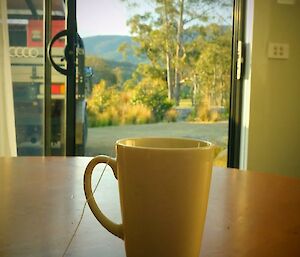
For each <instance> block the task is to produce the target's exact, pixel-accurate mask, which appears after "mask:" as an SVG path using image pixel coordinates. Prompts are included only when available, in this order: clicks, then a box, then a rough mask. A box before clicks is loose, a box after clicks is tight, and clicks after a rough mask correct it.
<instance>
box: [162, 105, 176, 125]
mask: <svg viewBox="0 0 300 257" xmlns="http://www.w3.org/2000/svg"><path fill="white" fill-rule="evenodd" d="M177 116H178V113H177V111H176V109H174V108H172V109H169V110H168V111H167V112H166V113H165V120H166V121H167V122H176V120H177Z"/></svg>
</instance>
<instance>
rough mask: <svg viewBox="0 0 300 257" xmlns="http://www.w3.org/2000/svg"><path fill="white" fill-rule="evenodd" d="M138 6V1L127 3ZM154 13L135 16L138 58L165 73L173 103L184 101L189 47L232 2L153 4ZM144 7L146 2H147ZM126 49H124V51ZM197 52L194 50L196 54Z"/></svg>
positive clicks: (202, 0)
mask: <svg viewBox="0 0 300 257" xmlns="http://www.w3.org/2000/svg"><path fill="white" fill-rule="evenodd" d="M126 2H127V3H128V4H129V5H131V6H132V5H137V4H138V1H130V0H127V1H126ZM147 2H148V3H149V2H150V3H152V4H153V11H152V12H146V13H144V14H137V15H134V16H133V17H132V18H131V19H130V20H129V21H128V25H129V26H130V28H131V33H132V35H133V39H134V40H135V41H136V42H137V43H138V47H136V49H135V52H136V54H138V55H139V54H143V55H146V56H147V57H148V59H149V61H150V64H149V65H152V66H155V67H157V66H160V67H163V69H164V70H165V80H166V86H167V88H168V97H169V99H172V100H175V103H176V104H177V105H178V104H179V100H180V86H181V84H182V82H183V76H184V74H183V72H184V71H183V70H184V66H185V63H186V61H187V60H186V57H187V56H188V54H189V53H188V52H187V51H188V47H187V46H188V45H190V44H191V42H192V41H194V39H195V38H196V37H197V33H201V31H199V30H197V28H199V24H204V23H208V21H210V20H213V19H215V17H213V12H212V10H214V8H216V7H220V8H222V7H224V6H227V5H228V2H229V1H228V0H153V1H147ZM143 4H144V2H143ZM123 48H124V47H123ZM192 51H194V50H192Z"/></svg>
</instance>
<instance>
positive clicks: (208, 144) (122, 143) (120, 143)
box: [115, 136, 214, 151]
mask: <svg viewBox="0 0 300 257" xmlns="http://www.w3.org/2000/svg"><path fill="white" fill-rule="evenodd" d="M141 139H156V140H170V139H171V140H179V141H190V142H198V143H202V144H203V143H204V144H205V145H202V146H198V147H197V146H193V147H155V146H153V147H151V146H136V145H128V144H125V141H129V140H141ZM115 145H116V146H122V147H126V148H134V149H149V150H168V151H170V150H206V149H212V148H213V146H214V144H213V143H211V142H209V141H207V140H202V139H196V138H185V137H155V136H153V137H128V138H121V139H118V140H117V141H116V144H115Z"/></svg>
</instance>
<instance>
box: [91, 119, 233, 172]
mask: <svg viewBox="0 0 300 257" xmlns="http://www.w3.org/2000/svg"><path fill="white" fill-rule="evenodd" d="M227 135H228V123H227V122H215V123H195V122H174V123H154V124H143V125H123V126H109V127H97V128H89V130H88V140H87V147H86V155H87V156H95V155H99V154H105V155H110V156H115V152H114V144H115V142H116V140H118V139H120V138H127V137H141V136H148V137H149V136H161V137H189V138H197V139H203V140H207V141H210V142H212V143H214V144H215V145H217V146H218V149H219V152H221V153H222V154H221V155H220V156H221V157H222V160H218V161H216V163H217V165H218V166H224V165H226V158H224V151H226V150H224V149H226V146H227V138H228V136H227ZM225 155H226V154H225Z"/></svg>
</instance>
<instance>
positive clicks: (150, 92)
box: [134, 78, 173, 122]
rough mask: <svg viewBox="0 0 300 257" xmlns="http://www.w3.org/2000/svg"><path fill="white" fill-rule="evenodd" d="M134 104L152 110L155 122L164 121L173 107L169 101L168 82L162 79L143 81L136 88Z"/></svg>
mask: <svg viewBox="0 0 300 257" xmlns="http://www.w3.org/2000/svg"><path fill="white" fill-rule="evenodd" d="M134 102H135V103H138V104H143V105H145V106H146V107H148V108H150V110H151V112H152V115H153V118H154V121H156V122H157V121H162V120H163V118H164V116H165V113H166V112H167V111H168V110H169V109H170V108H171V107H172V106H173V103H172V102H171V101H170V100H169V99H168V92H167V87H166V82H165V81H163V80H161V79H148V78H146V79H143V80H142V81H140V82H139V84H138V85H137V87H136V91H135V97H134Z"/></svg>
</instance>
